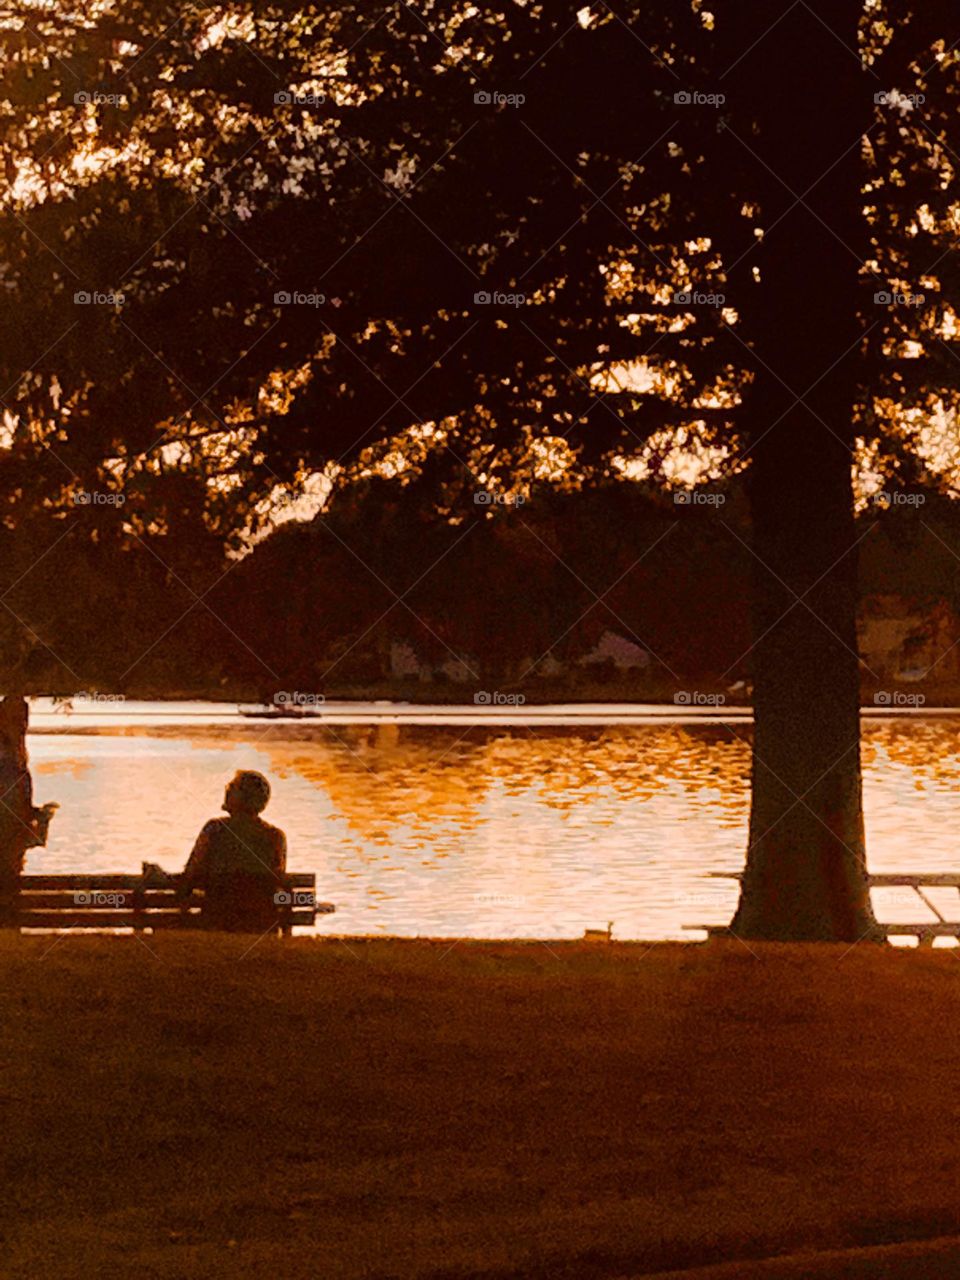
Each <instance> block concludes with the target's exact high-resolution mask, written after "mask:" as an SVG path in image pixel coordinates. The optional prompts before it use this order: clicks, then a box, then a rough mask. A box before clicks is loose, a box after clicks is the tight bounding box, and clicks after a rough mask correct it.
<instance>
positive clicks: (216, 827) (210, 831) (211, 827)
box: [200, 818, 229, 839]
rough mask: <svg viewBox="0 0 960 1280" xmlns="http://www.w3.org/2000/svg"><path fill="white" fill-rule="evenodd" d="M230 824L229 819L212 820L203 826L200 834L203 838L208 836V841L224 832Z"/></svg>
mask: <svg viewBox="0 0 960 1280" xmlns="http://www.w3.org/2000/svg"><path fill="white" fill-rule="evenodd" d="M228 822H229V818H211V819H210V820H209V822H205V823H204V824H203V827H202V828H201V830H200V834H201V835H202V836H206V837H207V839H209V838H210V837H211V836H215V835H219V833H220V832H221V831H223V829H224V828H225V827H226V825H227V823H228Z"/></svg>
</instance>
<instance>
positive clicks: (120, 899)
mask: <svg viewBox="0 0 960 1280" xmlns="http://www.w3.org/2000/svg"><path fill="white" fill-rule="evenodd" d="M287 881H288V882H289V885H290V890H291V891H290V893H288V894H286V895H284V896H285V897H286V898H288V899H289V901H287V902H282V901H281V902H280V903H279V907H278V910H279V924H280V928H281V931H282V932H283V933H284V934H289V932H290V930H291V928H292V927H293V926H294V925H300V926H302V925H307V926H310V925H312V924H313V923H314V921H315V919H316V917H317V916H318V915H329V914H330V913H331V912H333V911H335V910H336V907H335V906H334V905H333V903H332V902H317V899H316V888H317V877H316V876H315V875H313V874H311V873H309V872H305V871H295V872H292V873H291V874H289V875H288V876H287ZM201 905H202V897H201V896H200V895H198V894H196V893H194V894H192V895H191V896H190V897H189V898H187V899H185V900H183V901H181V900H179V899H178V898H177V897H176V885H175V884H173V883H171V884H170V885H169V886H164V887H161V888H154V887H153V886H150V887H149V888H145V887H144V884H143V879H142V877H141V876H138V875H133V874H127V875H123V874H111V873H104V874H99V873H93V874H91V875H77V874H67V875H54V876H21V877H20V893H19V896H18V898H17V927H18V928H20V929H134V930H136V931H138V932H139V931H140V930H144V929H149V930H153V929H199V928H202V927H203V921H202V919H201V913H200V908H201Z"/></svg>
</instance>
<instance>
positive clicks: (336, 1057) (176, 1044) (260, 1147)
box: [0, 936, 960, 1280]
mask: <svg viewBox="0 0 960 1280" xmlns="http://www.w3.org/2000/svg"><path fill="white" fill-rule="evenodd" d="M248 945H249V944H248V943H247V942H245V941H241V940H239V939H236V938H204V937H201V936H187V937H176V936H166V937H159V938H157V939H148V940H147V942H146V943H141V942H139V941H138V940H136V939H134V938H129V937H128V938H91V937H86V938H81V937H75V936H66V937H63V938H61V939H60V940H59V941H57V940H56V939H52V938H49V937H34V938H18V937H15V936H13V937H2V938H0V973H2V981H0V992H2V994H0V1002H2V1009H0V1014H2V1022H0V1057H2V1074H0V1123H2V1133H0V1164H2V1167H0V1177H2V1185H0V1197H2V1199H0V1204H2V1209H0V1275H2V1276H4V1277H5V1278H6V1277H21V1276H22V1277H35V1276H41V1277H46V1276H56V1277H81V1276H83V1277H87V1276H91V1275H99V1274H104V1275H108V1274H112V1275H120V1276H128V1275H129V1276H147V1277H153V1276H174V1277H194V1276H211V1277H214V1276H217V1277H219V1276H233V1275H237V1276H241V1275H242V1276H254V1277H260V1276H262V1277H271V1280H273V1278H274V1277H277V1278H282V1277H288V1276H294V1277H300V1276H303V1277H311V1278H312V1277H351V1278H352V1277H370V1278H374V1277H376V1278H377V1280H386V1278H387V1277H432V1278H433V1280H439V1278H440V1277H444V1278H445V1280H447V1278H453V1277H467V1276H483V1277H488V1278H490V1280H492V1278H493V1277H496V1278H497V1280H503V1278H505V1277H509V1276H518V1277H520V1276H522V1277H534V1276H536V1277H550V1280H561V1278H566V1277H570V1278H571V1280H573V1278H576V1280H592V1278H593V1277H614V1276H638V1275H642V1274H644V1273H646V1272H650V1271H655V1270H660V1269H666V1268H670V1267H682V1266H687V1265H692V1264H695V1263H707V1262H710V1261H713V1260H715V1259H721V1258H727V1259H746V1258H748V1257H751V1256H754V1257H756V1256H762V1255H764V1254H768V1253H775V1252H778V1251H781V1250H787V1249H792V1248H797V1247H804V1246H810V1245H816V1246H823V1247H828V1246H847V1245H856V1244H876V1243H881V1242H884V1241H888V1240H898V1239H912V1238H922V1237H925V1236H934V1235H941V1234H948V1233H951V1232H955V1231H960V1141H958V1135H960V1055H958V1036H957V1028H958V1024H960V957H958V955H956V954H951V953H949V952H939V951H937V952H933V953H925V954H922V953H916V952H903V951H894V950H892V949H886V950H884V949H875V948H868V947H864V948H859V949H856V950H854V951H851V952H849V953H848V952H846V951H845V949H843V948H832V947H824V948H820V949H815V948H809V949H808V948H799V947H793V948H788V947H784V948H768V949H763V950H760V949H758V953H757V954H751V953H750V952H749V951H747V950H746V949H745V948H743V947H741V946H739V945H738V944H735V943H728V944H713V945H711V946H710V947H696V946H687V947H683V946H671V945H662V946H657V947H654V948H652V949H645V948H644V947H642V946H631V945H616V944H615V945H612V946H607V945H605V944H599V945H596V946H591V945H589V944H565V945H557V944H551V945H550V947H549V948H548V947H546V946H544V945H540V944H527V945H512V944H477V943H459V944H457V945H455V946H453V947H452V948H451V946H450V944H449V943H447V942H444V943H430V942H399V941H394V942H391V941H370V942H354V941H349V942H348V943H341V942H338V941H336V940H332V939H327V940H323V941H312V940H307V939H303V940H294V941H292V942H287V943H279V942H262V943H260V944H259V945H258V946H255V947H254V948H253V950H252V951H249V953H248V954H246V955H244V954H243V952H244V950H245V948H246V946H248Z"/></svg>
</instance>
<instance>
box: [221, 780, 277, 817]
mask: <svg viewBox="0 0 960 1280" xmlns="http://www.w3.org/2000/svg"><path fill="white" fill-rule="evenodd" d="M269 799H270V783H269V782H268V781H267V780H266V778H265V777H264V776H263V774H262V773H256V772H255V771H254V770H252V769H241V770H240V771H239V772H238V773H236V774H235V775H234V777H233V778H232V779H231V780H230V782H229V783H228V784H227V789H226V792H225V793H224V797H223V807H224V809H226V811H227V813H229V814H231V815H235V814H240V813H247V814H253V815H256V814H258V813H262V812H263V810H264V809H265V808H266V807H267V802H268V800H269Z"/></svg>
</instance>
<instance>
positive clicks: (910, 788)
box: [27, 700, 960, 940]
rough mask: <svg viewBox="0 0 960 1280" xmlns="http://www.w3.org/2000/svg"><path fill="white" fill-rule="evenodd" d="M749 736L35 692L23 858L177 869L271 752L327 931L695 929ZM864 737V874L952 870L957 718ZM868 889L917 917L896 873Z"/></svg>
mask: <svg viewBox="0 0 960 1280" xmlns="http://www.w3.org/2000/svg"><path fill="white" fill-rule="evenodd" d="M750 735H751V725H750V717H749V713H748V712H747V711H745V710H737V709H733V708H730V709H725V710H723V711H722V712H721V711H718V710H717V709H716V708H711V709H710V710H709V711H706V710H704V711H700V710H699V709H694V710H687V709H683V710H682V711H680V712H678V711H676V710H675V709H674V708H670V707H639V706H626V707H624V706H620V707H555V708H504V709H497V708H487V707H483V708H474V707H463V708H449V707H433V708H429V707H428V708H423V707H409V708H405V707H402V706H398V705H396V704H384V703H374V704H359V703H358V704H344V705H337V704H327V705H326V706H325V707H324V709H323V718H322V720H317V721H308V720H300V721H285V720H284V721H281V720H259V719H247V718H244V717H243V716H241V715H239V714H238V712H237V709H236V708H235V707H234V706H232V705H231V706H216V705H204V704H149V703H133V702H127V703H107V702H105V701H104V702H100V703H97V704H94V705H92V706H91V705H84V706H83V707H82V708H81V709H78V710H74V711H72V712H65V711H63V710H58V709H56V708H54V707H53V705H52V704H50V703H49V702H46V701H42V700H38V701H37V703H36V704H35V705H34V708H33V712H32V731H31V734H30V738H29V749H30V757H31V768H32V771H33V776H34V791H35V797H36V801H37V803H40V802H43V801H47V800H56V801H58V802H59V803H60V805H61V806H62V807H61V810H60V812H59V813H58V814H57V815H56V817H55V819H54V823H53V826H52V828H51V836H50V841H49V846H48V847H47V848H46V849H40V850H32V851H31V852H30V854H29V855H28V868H27V869H28V870H29V871H32V872H41V871H47V872H55V871H70V870H79V869H84V870H104V871H106V870H110V871H137V870H139V868H140V864H141V862H142V861H144V860H146V861H150V862H159V863H160V864H161V865H163V866H165V867H167V868H168V869H171V870H175V869H179V868H180V867H182V865H183V863H184V861H185V859H186V857H187V854H188V853H189V851H190V846H191V843H192V841H193V839H194V837H195V835H196V833H197V831H199V829H200V827H201V826H202V824H203V823H204V821H206V820H207V819H208V818H210V817H213V816H215V815H216V814H217V813H218V812H219V807H220V800H221V798H222V794H223V787H224V784H225V783H226V781H227V780H228V779H229V778H230V776H231V775H232V774H233V772H234V771H235V770H237V769H258V770H260V771H262V772H263V773H265V774H267V775H268V776H269V778H270V779H271V781H272V784H273V787H274V798H273V800H272V802H271V805H270V808H269V810H268V812H267V815H266V816H267V817H268V818H269V819H270V820H271V821H273V822H274V823H276V824H277V825H278V826H281V827H282V828H283V829H284V830H285V831H286V832H287V838H288V842H289V850H290V857H289V863H290V867H291V869H293V870H302V871H315V872H316V873H317V878H318V891H319V895H320V896H321V897H323V898H329V899H331V900H333V901H335V902H336V904H337V914H336V915H335V916H332V917H325V918H323V919H322V920H321V922H320V924H319V925H318V930H319V931H320V932H321V933H344V934H400V935H405V936H413V935H417V934H419V935H431V936H435V937H457V936H471V937H477V938H495V937H500V938H515V937H537V938H542V939H544V940H549V939H551V938H571V937H578V936H580V935H581V934H582V932H583V930H584V929H586V928H604V927H606V925H607V922H608V921H612V922H613V934H614V937H615V938H620V939H656V938H683V937H687V938H689V937H691V935H690V934H689V933H684V931H683V929H682V926H683V925H684V924H691V923H693V924H696V923H725V922H726V921H728V920H729V918H730V916H731V914H732V912H733V909H734V906H735V902H736V889H735V886H734V885H733V884H731V883H725V882H723V881H710V880H708V879H706V878H705V875H704V873H705V872H708V871H729V870H737V869H739V868H740V867H741V866H742V864H743V857H744V850H745V845H746V833H747V818H748V812H749V769H750ZM864 735H865V741H864V769H865V776H864V799H865V805H866V820H867V838H868V850H869V859H870V866H871V869H872V870H874V871H897V870H909V869H916V870H928V871H935V870H950V871H954V870H960V847H958V846H960V842H958V840H957V839H956V838H955V837H954V834H953V833H954V828H955V827H957V825H958V820H960V713H951V712H949V711H939V712H938V711H934V712H931V713H925V714H923V715H896V714H889V713H883V714H871V715H870V716H869V717H867V718H865V723H864ZM944 901H945V902H946V903H947V904H949V905H950V906H951V908H952V910H953V914H956V912H957V903H956V895H955V894H953V896H952V898H951V895H950V892H949V891H945V897H944ZM875 905H876V907H877V911H878V914H879V915H880V916H881V918H883V919H888V920H898V919H899V920H908V919H911V918H915V917H916V912H917V903H916V899H915V898H914V897H913V895H912V894H910V893H909V891H907V890H897V889H890V890H877V891H875ZM693 936H696V935H693Z"/></svg>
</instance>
